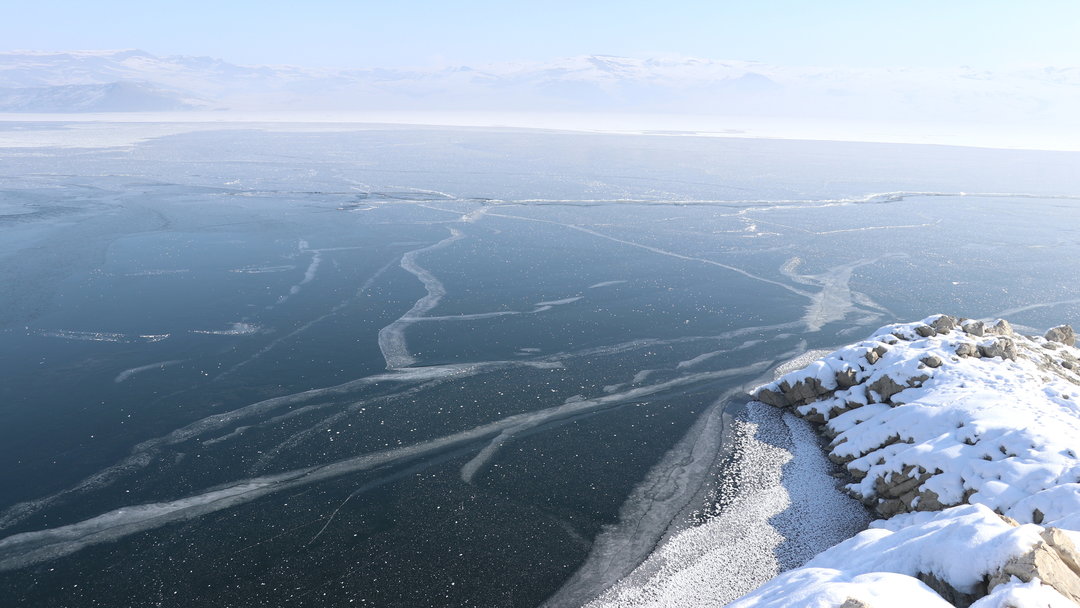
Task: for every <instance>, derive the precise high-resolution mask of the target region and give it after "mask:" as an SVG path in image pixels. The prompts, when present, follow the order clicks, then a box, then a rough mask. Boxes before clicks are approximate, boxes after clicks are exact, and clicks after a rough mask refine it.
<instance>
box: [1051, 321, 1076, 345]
mask: <svg viewBox="0 0 1080 608" xmlns="http://www.w3.org/2000/svg"><path fill="white" fill-rule="evenodd" d="M1045 338H1046V339H1047V340H1049V341H1050V342H1059V343H1061V344H1064V345H1065V346H1076V332H1074V331H1073V328H1072V326H1071V325H1058V326H1057V327H1053V328H1051V329H1050V330H1049V331H1047V332H1046V336H1045Z"/></svg>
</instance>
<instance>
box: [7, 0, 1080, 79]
mask: <svg viewBox="0 0 1080 608" xmlns="http://www.w3.org/2000/svg"><path fill="white" fill-rule="evenodd" d="M5 13H6V14H5V17H4V19H3V20H2V21H0V45H2V46H3V47H4V50H12V49H35V50H71V49H113V48H141V49H144V50H147V51H150V52H152V53H154V54H160V55H168V54H186V55H210V56H213V57H219V58H222V59H226V60H228V61H231V62H234V63H248V64H251V63H291V64H297V65H308V66H333V67H369V66H387V67H400V66H432V65H444V64H474V65H475V64H479V63H486V62H495V61H517V60H543V59H549V58H552V57H558V56H567V55H582V54H611V55H626V56H636V57H645V56H657V55H663V54H676V55H690V56H698V57H707V58H713V59H744V60H758V61H764V62H769V63H778V64H788V65H809V64H817V65H830V66H886V65H896V66H905V65H911V66H927V65H942V66H960V65H972V66H975V67H995V66H999V65H1002V64H1005V63H1011V62H1034V63H1045V64H1053V65H1062V66H1063V65H1080V38H1078V37H1077V33H1076V32H1077V31H1080V1H1077V0H1031V1H1029V2H1020V1H1019V0H1011V1H999V0H978V1H976V0H953V1H950V0H933V1H925V0H914V1H900V2H881V1H876V0H859V1H848V0H841V1H831V0H818V1H817V2H808V1H801V0H776V1H754V0H740V1H738V2H730V1H726V0H712V1H698V2H687V1H677V0H674V1H653V2H637V1H622V2H609V1H606V0H604V1H598V2H588V1H587V0H573V1H570V0H546V1H544V2H538V1H524V2H521V1H513V0H507V1H499V2H495V1H486V0H397V1H394V0H379V1H368V0H356V1H351V2H350V1H345V0H339V1H332V0H306V1H304V2H300V1H296V0H293V1H281V0H260V1H248V0H235V1H234V0H212V1H211V0H183V1H173V0H140V1H137V2H136V1H131V0H94V1H92V2H91V1H87V0H35V1H33V2H19V3H18V8H17V10H8V11H5Z"/></svg>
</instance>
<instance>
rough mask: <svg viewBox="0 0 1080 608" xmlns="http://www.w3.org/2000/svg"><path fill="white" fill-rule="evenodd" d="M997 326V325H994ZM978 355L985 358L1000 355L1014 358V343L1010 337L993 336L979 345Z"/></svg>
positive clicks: (1004, 357) (1003, 357)
mask: <svg viewBox="0 0 1080 608" xmlns="http://www.w3.org/2000/svg"><path fill="white" fill-rule="evenodd" d="M995 327H997V326H995ZM979 355H980V356H983V357H987V358H993V357H1001V358H1002V359H1012V360H1013V361H1015V360H1016V343H1015V342H1013V340H1012V338H994V339H993V340H990V341H988V342H984V343H982V344H980V345H979Z"/></svg>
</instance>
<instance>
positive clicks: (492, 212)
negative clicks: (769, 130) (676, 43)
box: [0, 124, 1080, 607]
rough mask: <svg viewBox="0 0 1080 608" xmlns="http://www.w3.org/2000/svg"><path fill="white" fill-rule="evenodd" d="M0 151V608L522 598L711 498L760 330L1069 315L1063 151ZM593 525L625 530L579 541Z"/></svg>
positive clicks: (515, 146)
mask: <svg viewBox="0 0 1080 608" xmlns="http://www.w3.org/2000/svg"><path fill="white" fill-rule="evenodd" d="M26 126H27V128H40V129H50V128H54V127H55V126H50V125H44V124H42V125H32V124H31V125H26ZM117 128H118V129H123V128H128V127H125V126H117ZM0 152H2V154H3V156H2V164H0V360H2V367H0V370H2V371H0V374H2V382H0V412H2V415H3V420H4V423H3V424H2V425H0V463H2V466H0V598H2V600H0V604H3V605H4V606H9V605H10V606H35V607H37V606H69V607H74V606H149V605H159V606H273V605H290V606H338V605H378V606H535V605H539V604H541V603H542V602H543V601H544V600H545V598H548V597H550V596H552V594H553V593H555V592H556V591H557V590H559V589H560V588H561V587H562V586H563V585H564V584H565V583H566V581H567V580H570V577H571V576H572V575H573V574H574V573H575V572H577V571H578V570H579V568H581V567H582V566H583V564H584V565H587V566H588V568H589V571H590V572H592V573H593V574H594V576H592V578H591V579H589V580H592V581H593V582H591V583H589V584H588V585H584V586H582V587H580V588H578V589H576V590H575V591H574V593H573V594H569V595H565V596H560V597H588V596H590V595H591V594H593V593H596V592H599V591H600V590H602V589H603V587H604V586H605V585H607V584H610V583H612V582H614V580H615V579H617V578H618V577H619V576H621V575H622V574H625V571H626V568H632V567H633V566H634V565H635V564H637V563H638V562H639V561H640V560H641V558H642V557H644V555H645V554H647V552H648V550H649V548H650V543H655V541H656V540H657V539H659V538H660V536H661V535H662V534H663V533H664V531H665V530H667V529H668V528H669V527H670V526H679V525H684V524H685V523H686V518H685V515H686V513H687V512H689V511H694V510H708V505H705V504H696V503H694V501H700V500H702V498H701V497H703V496H707V495H709V493H708V492H705V491H701V490H702V488H704V487H705V486H707V485H708V484H711V483H714V482H715V481H716V480H715V479H714V478H713V477H712V476H713V473H710V472H709V471H715V470H718V469H716V467H715V466H714V464H715V463H713V462H712V459H714V458H716V454H715V453H711V454H706V455H701V454H699V453H697V452H692V451H691V448H692V447H693V445H701V444H695V443H694V441H697V440H696V439H694V438H695V437H696V435H694V433H693V432H690V431H691V429H694V428H698V427H695V426H694V425H695V423H696V422H698V421H699V420H701V419H702V417H703V416H704V415H706V414H707V413H708V412H712V411H713V409H712V408H714V406H716V407H722V406H723V404H724V403H725V398H723V397H722V396H723V395H725V394H726V395H729V396H730V398H734V399H737V398H738V397H737V395H738V394H739V391H738V389H739V387H742V386H745V385H747V384H748V383H752V382H754V381H756V380H759V379H761V378H763V377H765V375H766V374H767V373H768V370H769V369H770V368H771V367H772V366H773V365H775V364H777V363H779V362H780V361H782V360H784V359H787V358H790V357H791V356H793V355H794V354H798V353H799V352H803V351H805V350H807V349H809V348H822V347H830V346H835V345H838V344H840V343H843V342H848V341H852V340H854V339H857V338H858V337H861V335H863V334H866V333H868V332H869V331H870V330H871V329H873V328H874V327H877V326H879V325H882V324H884V323H888V322H892V321H894V320H910V319H916V318H922V317H925V316H927V315H929V314H931V313H935V312H949V313H953V314H959V315H964V316H970V317H983V316H997V315H1008V316H1009V318H1010V320H1012V321H1014V322H1015V323H1016V324H1018V325H1020V326H1021V327H1022V328H1023V327H1027V328H1030V330H1031V331H1035V330H1041V329H1045V328H1046V327H1047V326H1050V325H1056V324H1058V323H1064V322H1073V323H1076V322H1077V321H1078V320H1080V284H1078V283H1077V281H1076V280H1075V277H1077V276H1080V272H1078V271H1080V204H1078V203H1080V200H1078V199H1077V198H1075V195H1078V194H1080V183H1077V182H1076V180H1075V178H1074V177H1073V175H1074V174H1075V171H1074V169H1075V168H1076V167H1077V166H1080V164H1078V162H1077V161H1078V160H1080V156H1078V155H1076V154H1070V153H1048V152H1022V151H993V150H978V149H962V148H945V147H930V146H924V147H920V146H901V145H876V144H845V143H830V142H783V141H752V140H725V139H707V138H680V137H657V136H602V135H575V134H563V133H542V132H537V133H529V132H517V131H496V130H466V129H456V130H449V129H420V128H415V129H405V128H371V129H368V130H357V131H352V132H318V133H305V132H302V130H294V131H293V132H274V131H272V130H266V131H263V130H254V129H251V130H222V131H210V132H201V133H189V134H181V135H174V136H169V137H162V138H158V139H150V140H148V141H143V142H140V143H136V144H133V145H131V146H128V147H118V148H7V149H4V150H2V151H0ZM875 193H877V194H875ZM881 193H885V194H881ZM904 193H907V194H904ZM961 193H982V194H967V195H961ZM388 367H389V368H390V369H388ZM718 400H719V401H718ZM717 404H719V405H717ZM688 432H690V434H689V435H688ZM690 460H695V461H699V462H695V464H699V465H701V466H700V467H699V468H700V470H701V471H699V472H696V473H693V472H689V473H685V474H684V471H685V470H687V463H688V462H689V461H690ZM690 468H693V467H690ZM647 479H650V480H655V479H662V480H666V481H661V482H656V483H657V485H656V486H655V487H652V486H650V487H652V489H651V490H649V491H642V486H641V484H642V483H643V480H647ZM650 483H652V482H650ZM665 484H666V485H665ZM638 512H648V513H650V514H651V515H649V516H648V517H645V516H642V517H640V518H637V516H636V515H634V513H638ZM602 531H607V534H606V536H605V538H607V539H608V540H611V539H614V541H612V542H618V543H625V544H626V546H627V547H628V548H626V549H620V550H619V551H618V552H617V554H618V556H619V557H618V558H617V559H615V560H614V561H612V562H606V563H605V564H601V565H596V564H595V563H594V562H593V561H589V560H587V558H588V556H589V554H590V550H591V549H593V543H594V541H595V539H596V538H597V537H598V535H599V534H600V533H601V532H602ZM650 539H651V540H650ZM605 542H606V541H605ZM635 542H637V545H640V546H636V545H635ZM619 546H622V545H619ZM560 602H561V603H565V602H564V600H559V602H557V603H560Z"/></svg>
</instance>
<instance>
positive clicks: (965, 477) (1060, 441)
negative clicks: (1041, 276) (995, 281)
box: [734, 315, 1080, 608]
mask: <svg viewBox="0 0 1080 608" xmlns="http://www.w3.org/2000/svg"><path fill="white" fill-rule="evenodd" d="M1074 343H1075V335H1074V333H1073V331H1072V329H1071V328H1069V327H1068V326H1062V327H1059V328H1054V329H1052V330H1050V331H1049V332H1047V334H1046V336H1045V337H1037V336H1023V335H1019V334H1017V333H1016V332H1015V331H1014V330H1013V328H1012V327H1011V325H1009V323H1008V322H1006V321H998V322H996V323H993V324H986V323H981V322H978V321H971V320H965V319H956V318H953V317H949V316H946V315H935V316H932V317H928V318H926V319H923V320H922V321H920V322H917V323H904V324H896V325H889V326H886V327H883V328H881V329H880V330H878V331H877V332H875V333H874V334H873V335H872V336H871V337H870V338H869V339H867V340H864V341H862V342H858V343H856V344H853V345H851V346H847V347H844V348H841V349H839V350H837V351H835V352H833V353H831V354H829V355H827V356H825V357H822V358H821V359H818V360H817V361H815V362H813V363H811V364H810V365H809V366H807V367H806V368H805V369H802V370H799V371H795V372H791V373H788V374H786V375H784V376H782V377H781V378H779V379H777V380H776V381H775V382H772V383H770V384H766V385H764V386H761V387H758V388H757V389H755V390H754V391H753V392H752V395H753V396H754V397H755V398H757V399H758V400H760V401H763V402H765V403H768V404H771V405H774V406H778V407H784V408H790V409H791V410H792V411H793V412H795V413H796V414H798V415H799V416H802V417H804V418H807V419H808V420H810V421H811V422H813V423H816V424H818V425H819V430H820V431H821V432H822V433H823V434H824V435H826V436H827V437H829V438H830V439H831V443H830V444H829V457H830V458H831V459H832V460H834V461H835V462H838V463H841V464H843V466H844V467H845V468H846V469H847V471H848V473H850V475H851V478H852V481H851V483H849V484H847V486H846V489H847V491H848V492H850V493H851V494H852V495H853V496H856V497H857V498H859V499H861V500H863V501H864V502H865V503H866V504H867V505H868V506H871V507H873V508H874V509H876V511H877V512H878V514H879V515H880V516H881V517H882V518H883V519H881V520H878V521H876V522H874V523H873V524H871V526H870V529H869V530H867V531H865V532H862V533H860V534H858V535H857V536H855V537H854V538H852V539H850V540H848V541H845V542H843V543H840V544H839V545H836V546H834V547H833V548H831V549H829V550H827V551H825V552H824V553H822V554H820V555H819V556H818V557H816V558H814V559H813V560H812V561H810V562H809V563H808V564H807V565H806V566H804V567H803V568H799V569H797V570H793V571H791V572H788V573H786V574H784V575H781V576H780V577H777V578H776V579H774V580H773V581H771V582H769V583H767V584H766V585H764V586H763V587H761V588H760V589H758V590H757V591H755V592H754V593H752V594H750V595H748V596H746V597H744V598H743V599H741V600H739V601H738V602H736V603H735V604H734V605H735V606H739V607H750V606H841V605H842V606H849V607H852V608H854V607H857V606H874V607H879V606H892V605H905V606H911V605H919V606H922V605H926V606H935V605H941V606H948V605H958V606H967V605H972V606H978V607H979V608H986V607H988V606H1014V607H1017V608H1020V607H1023V606H1036V605H1038V606H1048V605H1050V606H1059V605H1061V606H1075V605H1076V604H1074V603H1073V602H1076V601H1080V556H1078V554H1077V551H1076V548H1075V546H1074V544H1073V543H1074V542H1075V540H1076V539H1077V538H1080V533H1078V532H1076V531H1077V530H1080V456H1078V453H1080V403H1078V400H1080V375H1078V374H1077V369H1078V361H1080V351H1078V350H1077V349H1076V348H1075V347H1074V346H1073V344H1074ZM972 602H974V603H972Z"/></svg>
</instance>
